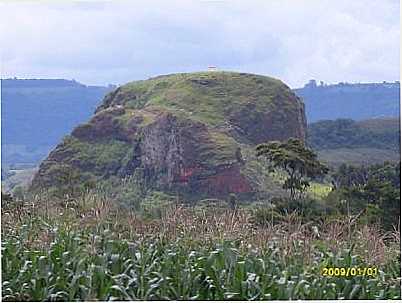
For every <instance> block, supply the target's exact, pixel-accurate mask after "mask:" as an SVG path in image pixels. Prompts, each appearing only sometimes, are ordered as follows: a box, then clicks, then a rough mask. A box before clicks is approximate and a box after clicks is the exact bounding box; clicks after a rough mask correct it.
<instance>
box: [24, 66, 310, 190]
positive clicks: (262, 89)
mask: <svg viewBox="0 0 402 303" xmlns="http://www.w3.org/2000/svg"><path fill="white" fill-rule="evenodd" d="M305 130H306V119H305V114H304V105H303V103H302V102H301V101H300V100H299V99H298V98H297V97H296V96H295V95H294V94H293V93H292V92H291V90H290V89H289V88H288V87H287V86H285V85H284V84H283V83H282V82H280V81H278V80H275V79H272V78H268V77H264V76H257V75H252V74H240V73H229V72H219V73H217V72H213V73H193V74H175V75H168V76H160V77H156V78H153V79H149V80H146V81H137V82H132V83H129V84H127V85H124V86H122V87H119V88H118V89H116V90H115V91H113V92H111V93H110V94H109V95H108V96H106V97H105V99H104V101H103V103H102V105H101V106H99V108H98V109H97V110H96V113H95V115H94V117H93V118H92V119H91V120H90V121H89V122H88V123H86V124H83V125H80V126H78V127H77V128H76V129H75V130H74V131H73V132H72V134H71V136H69V137H67V138H66V139H65V140H64V142H62V143H61V144H59V145H58V146H57V147H56V149H55V150H53V151H52V152H51V153H50V155H49V157H48V158H47V159H46V160H45V161H44V162H43V163H42V164H41V166H40V169H39V172H38V173H37V175H36V176H35V178H34V180H33V184H32V187H33V189H36V188H39V187H43V186H52V185H57V182H58V181H57V180H59V179H60V176H62V175H63V174H65V171H66V169H67V170H68V168H71V169H74V170H75V171H78V172H79V173H80V174H81V175H82V177H81V179H82V180H86V179H91V178H92V179H93V178H95V179H107V178H109V177H111V176H117V177H120V178H121V177H125V176H131V175H136V176H139V178H141V179H143V181H144V182H145V183H146V184H148V186H150V187H152V188H157V189H159V190H167V191H178V190H179V191H182V192H187V193H194V194H202V195H204V196H207V197H219V196H224V195H227V194H228V193H248V192H253V191H254V190H255V189H254V187H253V182H252V180H250V177H249V176H247V175H244V174H243V173H242V167H243V166H244V165H245V160H244V159H243V156H242V150H241V148H240V143H241V144H247V145H249V146H254V145H256V144H258V143H262V142H265V141H270V140H285V139H288V138H289V137H297V138H300V139H303V140H304V139H305ZM243 146H244V145H243Z"/></svg>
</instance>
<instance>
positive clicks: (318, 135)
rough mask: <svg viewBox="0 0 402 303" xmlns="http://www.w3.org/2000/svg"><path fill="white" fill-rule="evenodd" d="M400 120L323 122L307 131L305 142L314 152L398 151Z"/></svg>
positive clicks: (311, 126) (314, 124)
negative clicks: (345, 149) (344, 150)
mask: <svg viewBox="0 0 402 303" xmlns="http://www.w3.org/2000/svg"><path fill="white" fill-rule="evenodd" d="M399 123H400V122H399V119H397V118H394V119H391V118H390V119H371V120H365V121H359V122H357V121H353V120H350V119H337V120H324V121H319V122H315V123H312V124H310V125H309V127H308V137H307V141H308V143H309V145H310V146H311V147H312V148H314V149H317V150H322V149H337V148H377V149H387V150H396V151H399V149H400V126H399Z"/></svg>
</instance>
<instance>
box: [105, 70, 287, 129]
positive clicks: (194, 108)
mask: <svg viewBox="0 0 402 303" xmlns="http://www.w3.org/2000/svg"><path fill="white" fill-rule="evenodd" d="M290 94H291V90H290V89H289V88H288V87H286V86H284V84H283V83H282V82H281V81H279V80H276V79H273V78H269V77H265V76H258V75H253V74H242V73H231V72H214V73H211V72H199V73H189V74H185V73H183V74H172V75H167V76H158V77H155V78H151V79H148V80H142V81H135V82H131V83H128V84H126V85H123V86H122V87H120V88H119V89H118V90H117V91H113V92H111V93H109V95H108V96H106V98H105V101H104V103H103V104H102V105H101V106H100V107H99V109H98V110H100V109H103V108H107V107H108V106H113V105H124V106H125V107H127V108H132V109H143V108H145V107H157V108H163V109H164V110H167V111H170V112H173V113H175V114H178V115H182V116H185V117H187V118H191V119H194V120H197V121H200V122H204V123H208V124H210V125H214V126H217V125H219V124H221V123H222V121H224V120H225V118H226V116H227V115H229V114H231V113H232V111H233V110H235V109H236V108H238V107H240V106H242V105H245V104H247V103H248V102H249V101H250V100H254V101H257V102H255V103H254V104H255V105H256V107H255V108H253V110H255V112H258V111H262V110H266V109H267V108H269V107H272V106H274V103H275V102H276V101H275V98H276V97H277V96H278V95H284V96H289V95H290ZM284 100H286V98H284ZM284 102H285V101H284ZM281 105H283V106H285V104H281Z"/></svg>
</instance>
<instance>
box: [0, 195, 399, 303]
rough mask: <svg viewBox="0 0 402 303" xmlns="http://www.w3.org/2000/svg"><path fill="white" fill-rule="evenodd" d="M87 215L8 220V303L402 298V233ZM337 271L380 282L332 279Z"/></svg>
mask: <svg viewBox="0 0 402 303" xmlns="http://www.w3.org/2000/svg"><path fill="white" fill-rule="evenodd" d="M79 205H81V206H79V207H78V206H71V205H70V206H57V205H56V206H55V205H52V206H51V207H49V206H48V205H46V204H44V203H42V204H39V203H38V204H35V203H33V204H32V205H29V206H25V208H18V209H11V210H6V211H3V213H2V218H3V226H2V299H3V300H4V301H74V300H84V301H91V300H289V299H293V300H299V299H306V300H307V299H322V300H325V299H400V298H401V293H400V276H401V272H400V252H399V245H400V243H399V242H398V241H399V239H400V235H399V233H398V232H397V231H396V232H395V233H394V234H392V235H387V236H381V234H380V233H379V232H378V231H377V230H376V229H375V227H370V226H352V227H351V226H347V225H346V223H345V222H338V221H334V222H325V223H323V225H322V226H314V228H312V226H311V224H302V223H301V222H300V221H298V219H297V216H296V215H290V216H289V217H288V218H286V220H284V221H283V222H282V223H281V224H276V225H272V226H269V225H268V226H259V225H256V224H255V223H254V222H253V220H252V213H250V212H247V211H242V210H238V211H236V212H233V211H227V210H225V211H221V212H219V211H213V212H208V213H207V212H205V211H196V210H191V209H188V208H185V207H173V208H170V209H167V210H165V211H164V215H162V218H160V219H155V220H147V221H144V220H143V219H142V218H140V217H138V216H136V215H135V214H134V213H129V212H127V211H126V212H122V211H119V210H116V209H114V208H113V207H112V206H111V205H110V204H108V203H106V202H105V201H101V202H99V201H98V200H96V199H94V200H92V202H88V201H87V202H86V203H84V204H82V203H81V204H79ZM82 205H85V207H83V206H82ZM317 230H318V231H319V232H313V231H317ZM368 236H370V237H372V238H371V239H370V243H368V242H367V240H364V237H368ZM371 241H375V243H376V246H375V247H373V246H370V245H372V244H373V243H371ZM329 267H339V268H353V267H356V268H365V267H377V268H378V274H377V275H375V276H359V275H356V276H350V277H339V276H338V277H336V276H323V275H322V269H323V268H329Z"/></svg>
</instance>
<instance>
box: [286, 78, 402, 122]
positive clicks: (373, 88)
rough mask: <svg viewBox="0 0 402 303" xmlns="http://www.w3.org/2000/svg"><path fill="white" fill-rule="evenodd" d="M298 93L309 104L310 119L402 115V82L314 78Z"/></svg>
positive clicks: (307, 111)
mask: <svg viewBox="0 0 402 303" xmlns="http://www.w3.org/2000/svg"><path fill="white" fill-rule="evenodd" d="M294 92H295V93H296V94H297V95H298V96H299V97H301V98H302V99H303V101H304V103H305V105H306V115H307V121H308V122H309V123H311V122H315V121H318V120H333V119H338V118H349V119H354V120H364V119H370V118H383V117H399V103H400V84H399V82H395V83H387V82H383V83H364V84H349V83H339V84H335V85H326V84H324V83H322V82H321V84H320V85H317V84H316V81H315V80H311V81H310V82H309V83H308V84H306V85H305V86H304V87H303V88H298V89H295V90H294Z"/></svg>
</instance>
